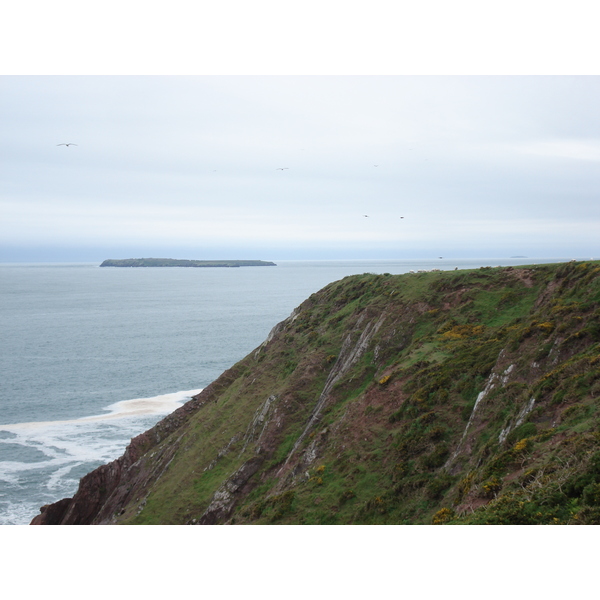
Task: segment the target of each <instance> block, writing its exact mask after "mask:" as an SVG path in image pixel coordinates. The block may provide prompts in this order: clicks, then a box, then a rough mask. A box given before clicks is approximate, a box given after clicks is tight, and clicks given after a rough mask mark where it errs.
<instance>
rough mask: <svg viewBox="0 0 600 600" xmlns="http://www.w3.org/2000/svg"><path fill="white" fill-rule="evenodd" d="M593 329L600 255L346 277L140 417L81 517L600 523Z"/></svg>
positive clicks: (599, 400) (597, 364)
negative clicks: (179, 407) (132, 452)
mask: <svg viewBox="0 0 600 600" xmlns="http://www.w3.org/2000/svg"><path fill="white" fill-rule="evenodd" d="M599 344H600V264H599V263H597V262H585V263H565V264H557V265H543V266H528V267H519V268H511V267H508V268H482V269H477V270H470V271H455V272H430V273H419V274H407V275H401V276H392V275H371V274H364V275H360V276H352V277H346V278H344V279H342V280H341V281H338V282H335V283H332V284H330V285H328V286H327V287H325V288H324V289H323V290H321V291H320V292H318V293H317V294H313V295H312V296H311V297H310V298H309V299H307V300H306V301H305V302H304V303H303V304H302V305H301V306H300V307H298V309H296V310H295V311H294V313H293V314H292V315H291V316H290V318H288V319H287V320H286V321H284V322H282V323H280V324H279V325H278V326H277V327H275V328H274V330H273V331H272V332H271V334H270V336H269V338H268V339H267V340H266V341H265V343H264V344H263V345H262V346H261V347H259V348H258V349H257V350H256V351H254V352H253V353H251V354H250V355H248V356H247V357H246V358H245V359H244V360H242V361H240V362H239V363H238V364H236V365H235V366H234V367H232V369H230V370H229V371H227V372H226V373H224V374H223V376H222V377H221V378H219V379H218V380H217V381H216V382H214V383H213V384H212V385H211V386H209V388H207V389H206V390H204V391H203V392H202V393H201V394H200V395H199V396H198V397H197V398H196V399H195V400H193V401H192V403H191V404H190V406H189V407H187V409H186V410H187V412H186V414H185V418H183V417H181V416H178V417H177V419H178V420H177V421H176V423H175V421H173V419H175V417H173V418H172V419H171V421H169V420H168V419H169V418H167V420H166V421H165V422H169V423H175V424H174V425H171V426H169V427H166V426H165V425H164V424H162V425H161V424H159V425H158V426H157V427H155V428H154V429H153V430H150V432H148V433H147V434H144V436H145V437H144V440H145V441H144V444H145V446H144V448H143V449H142V450H139V451H138V453H139V454H140V456H139V457H138V455H137V454H136V456H135V457H134V458H135V461H133V459H132V460H131V461H129V462H130V463H132V465H131V466H128V467H127V468H124V467H122V468H121V469H120V471H119V477H118V481H117V480H116V479H114V478H113V482H112V483H111V484H110V485H109V486H108V487H109V488H110V489H109V490H108V491H107V492H106V495H105V497H103V498H102V500H101V502H100V504H101V509H100V510H99V511H98V512H97V513H96V516H95V517H94V518H93V519H91V520H90V521H89V522H95V523H124V524H212V523H234V524H349V523H354V524H432V523H433V524H453V523H460V524H469V523H473V524H548V523H556V524H575V523H582V524H595V523H600V414H599V412H598V409H599V404H600V345H599ZM181 414H183V413H181ZM161 427H162V429H161ZM161 432H163V433H161ZM134 441H135V440H134ZM137 446H140V442H138V443H137ZM167 459H168V460H167ZM128 464H129V463H128ZM113 470H114V468H113ZM140 473H141V474H143V476H141V475H140ZM82 486H83V483H82ZM80 496H81V494H80ZM81 497H83V496H81ZM77 498H78V497H77V496H76V497H75V498H74V500H73V502H74V503H76V501H78V500H77ZM79 501H80V502H81V501H82V500H79Z"/></svg>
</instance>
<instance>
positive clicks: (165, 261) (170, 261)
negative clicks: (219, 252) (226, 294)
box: [100, 258, 277, 267]
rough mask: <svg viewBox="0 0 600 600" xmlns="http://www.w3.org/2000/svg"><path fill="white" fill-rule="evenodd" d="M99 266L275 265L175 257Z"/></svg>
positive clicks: (117, 261)
mask: <svg viewBox="0 0 600 600" xmlns="http://www.w3.org/2000/svg"><path fill="white" fill-rule="evenodd" d="M100 266H101V267H276V266H277V265H276V264H275V263H274V262H268V261H265V260H184V259H177V258H123V259H108V260H105V261H104V262H103V263H102V264H101V265H100Z"/></svg>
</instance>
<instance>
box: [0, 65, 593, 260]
mask: <svg viewBox="0 0 600 600" xmlns="http://www.w3.org/2000/svg"><path fill="white" fill-rule="evenodd" d="M598 106H600V78H598V77H578V76H549V77H543V76H529V77H527V76H518V77H499V76H489V77H485V76H484V77H481V76H471V77H451V76H442V77H434V76H238V77H236V76H194V77H179V76H151V77H142V76H62V77H61V76H20V77H16V76H3V77H1V78H0V119H1V125H0V129H1V131H2V134H1V138H0V153H1V156H0V159H1V160H0V163H1V167H0V168H1V177H0V180H1V183H0V185H1V190H0V193H1V195H0V207H1V211H2V218H1V220H0V239H1V240H2V242H1V243H2V249H1V250H2V255H0V259H2V260H5V261H6V260H8V261H10V260H25V259H34V260H43V259H54V258H65V259H66V258H69V259H72V260H77V259H82V260H101V259H103V258H109V257H112V258H121V257H122V258H125V257H129V256H136V257H137V256H169V257H170V256H172V257H182V258H205V257H206V258H264V259H277V258H280V259H284V258H334V257H339V258H344V257H346V258H361V257H364V258H372V257H377V258H403V257H429V256H454V257H462V256H465V257H467V256H489V257H504V256H513V255H526V256H536V257H542V256H543V257H568V256H571V255H573V256H578V257H582V256H585V257H587V256H588V255H589V256H594V255H597V256H600V236H599V235H598V233H599V231H600V202H599V192H600V111H598ZM63 143H73V144H76V145H73V146H69V147H67V146H60V145H58V144H63ZM365 215H368V216H365Z"/></svg>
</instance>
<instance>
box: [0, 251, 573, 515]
mask: <svg viewBox="0 0 600 600" xmlns="http://www.w3.org/2000/svg"><path fill="white" fill-rule="evenodd" d="M564 260H568V259H532V258H530V259H498V260H495V259H470V260H450V259H448V260H446V259H444V260H439V259H437V260H405V261H401V260H387V261H384V260H379V261H376V260H368V261H366V260H365V261H275V262H277V266H276V267H246V268H237V269H228V268H212V269H193V268H163V269H160V268H154V269H150V268H146V269H141V268H138V269H126V268H99V267H98V264H97V263H95V264H87V263H86V264H84V263H76V264H0V333H1V339H2V343H1V345H0V373H1V377H2V386H1V387H0V524H27V523H29V522H30V521H31V519H32V518H33V517H34V516H35V515H36V514H37V513H38V510H39V507H40V506H42V505H44V504H48V503H50V502H55V501H56V500H59V499H61V498H64V497H67V496H71V495H72V494H73V493H74V492H75V490H76V489H77V486H78V483H79V479H80V478H81V477H82V476H83V475H85V474H86V473H88V472H89V471H91V470H92V469H94V468H96V467H97V466H99V465H101V464H104V463H106V462H109V461H111V460H114V459H115V458H117V457H118V456H120V455H121V454H122V453H123V451H124V449H125V447H126V446H127V444H128V442H129V440H130V439H131V438H132V437H134V436H135V435H137V434H139V433H141V432H143V431H145V430H146V429H148V428H149V427H151V426H152V425H154V423H156V422H157V421H158V420H159V419H160V418H161V417H162V416H164V415H165V414H168V413H169V412H171V411H173V410H174V409H175V408H177V407H178V406H180V405H181V404H182V403H183V402H185V401H186V400H187V399H188V398H189V397H190V396H191V395H193V394H195V393H197V392H198V391H199V390H200V389H202V388H203V387H205V386H206V385H208V384H209V383H210V382H211V381H213V380H214V379H216V378H217V377H218V376H219V375H220V374H221V373H222V372H223V371H224V370H225V369H227V368H229V367H230V366H232V365H233V364H234V363H235V362H237V361H238V360H240V359H241V358H243V357H244V356H246V354H248V353H249V352H251V351H252V350H253V349H254V348H256V347H257V346H258V345H259V344H260V343H262V341H263V340H264V339H265V338H266V337H267V335H268V333H269V331H270V330H271V328H272V327H273V326H274V325H275V324H276V323H278V322H279V321H281V320H283V319H285V318H286V317H287V316H288V315H289V314H290V313H291V311H292V310H293V309H294V308H295V307H296V306H298V305H299V304H300V303H301V302H302V301H303V300H305V299H306V298H307V297H308V296H310V294H312V293H313V292H316V291H318V290H319V289H321V288H322V287H323V286H325V285H326V284H328V283H330V282H332V281H335V280H338V279H341V278H342V277H345V276H347V275H353V274H358V273H367V272H368V273H392V274H401V273H407V272H408V271H410V270H419V269H427V270H428V269H432V268H440V269H452V270H453V269H454V268H455V267H458V268H459V269H466V268H476V267H480V266H485V265H491V266H496V265H504V266H507V265H519V264H532V263H542V262H562V261H564Z"/></svg>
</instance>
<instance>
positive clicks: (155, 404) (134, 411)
mask: <svg viewBox="0 0 600 600" xmlns="http://www.w3.org/2000/svg"><path fill="white" fill-rule="evenodd" d="M201 391H202V389H199V390H189V391H185V392H173V393H171V394H162V395H161V396H154V397H152V398H136V399H135V400H121V401H120V402H115V403H114V404H110V405H109V406H107V407H106V410H109V411H110V412H109V413H108V414H105V415H93V416H91V417H80V418H79V419H69V420H64V421H31V422H29V423H13V424H10V425H0V431H9V432H11V433H16V431H18V430H22V429H31V428H39V427H48V426H57V425H66V424H77V423H91V422H97V421H110V420H113V419H123V418H127V417H140V416H146V415H167V414H169V413H171V412H173V411H174V410H175V409H176V408H179V407H180V406H182V405H183V404H184V403H185V402H186V401H187V400H189V399H190V398H191V397H192V396H195V395H196V394H199V393H200V392H201Z"/></svg>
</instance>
